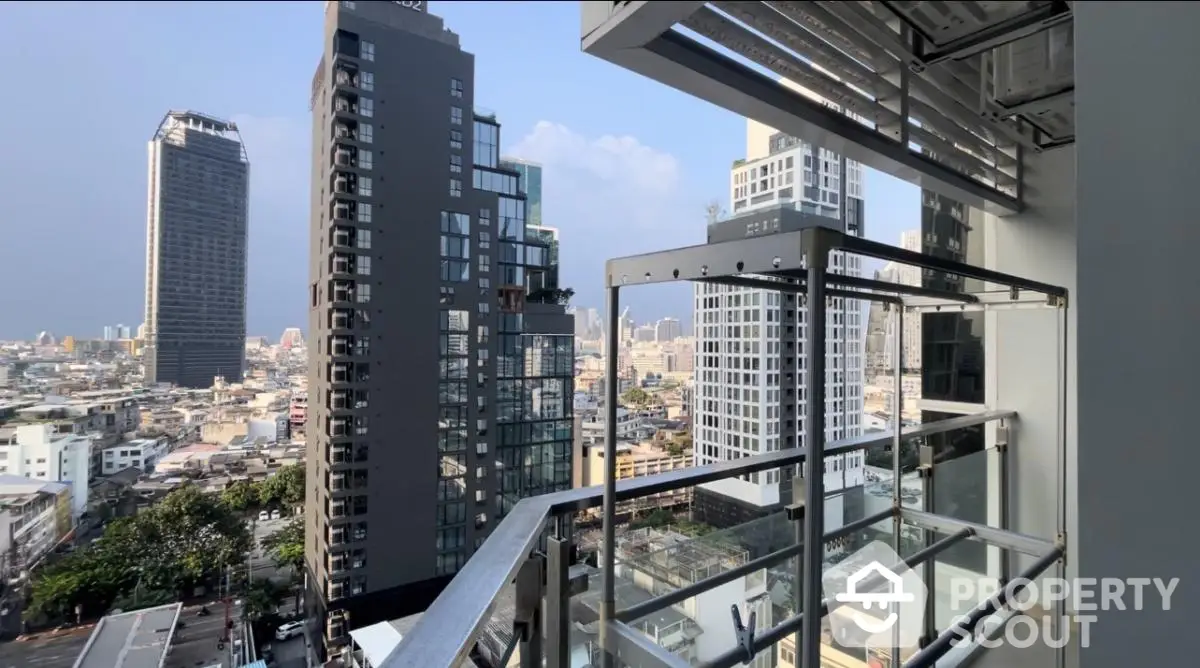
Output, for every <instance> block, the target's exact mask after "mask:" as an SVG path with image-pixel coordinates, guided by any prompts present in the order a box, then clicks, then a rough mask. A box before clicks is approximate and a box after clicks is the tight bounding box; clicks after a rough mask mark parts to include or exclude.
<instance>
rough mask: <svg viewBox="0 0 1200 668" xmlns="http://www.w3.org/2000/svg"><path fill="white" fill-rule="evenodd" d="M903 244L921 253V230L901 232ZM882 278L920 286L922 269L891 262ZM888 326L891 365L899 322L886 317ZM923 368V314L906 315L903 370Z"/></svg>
mask: <svg viewBox="0 0 1200 668" xmlns="http://www.w3.org/2000/svg"><path fill="white" fill-rule="evenodd" d="M900 247H901V248H903V249H904V250H910V251H914V252H917V253H920V252H921V233H920V232H919V231H917V230H909V231H908V232H901V233H900ZM879 278H880V280H884V281H888V282H889V283H897V284H899V285H915V286H920V285H921V268H920V267H914V266H912V265H909V264H898V263H896V262H889V263H887V264H885V265H884V266H883V269H880V270H879ZM885 322H886V323H887V324H886V327H887V343H886V350H887V363H888V365H889V366H890V365H891V364H892V361H893V360H894V359H895V354H896V353H895V349H896V332H895V327H896V322H895V318H885ZM920 368H921V317H920V316H919V315H910V316H908V317H906V318H904V369H905V370H906V371H909V372H915V371H918V370H920Z"/></svg>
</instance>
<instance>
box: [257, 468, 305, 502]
mask: <svg viewBox="0 0 1200 668" xmlns="http://www.w3.org/2000/svg"><path fill="white" fill-rule="evenodd" d="M258 501H259V503H260V504H261V505H263V506H276V507H291V506H298V505H300V504H302V503H304V465H303V464H293V465H292V466H285V467H283V468H281V469H279V470H278V471H276V472H275V475H273V476H271V477H269V478H267V479H265V480H263V481H262V482H260V483H258Z"/></svg>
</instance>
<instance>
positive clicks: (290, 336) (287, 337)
mask: <svg viewBox="0 0 1200 668" xmlns="http://www.w3.org/2000/svg"><path fill="white" fill-rule="evenodd" d="M279 347H280V348H283V349H284V350H291V349H292V348H303V347H304V334H303V333H302V332H301V331H300V328H299V327H288V328H287V329H285V330H283V336H280V337H279Z"/></svg>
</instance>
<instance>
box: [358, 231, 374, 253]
mask: <svg viewBox="0 0 1200 668" xmlns="http://www.w3.org/2000/svg"><path fill="white" fill-rule="evenodd" d="M355 239H356V241H357V242H358V247H359V248H362V249H364V250H366V249H370V248H371V230H359V231H358V233H357V234H356V235H355Z"/></svg>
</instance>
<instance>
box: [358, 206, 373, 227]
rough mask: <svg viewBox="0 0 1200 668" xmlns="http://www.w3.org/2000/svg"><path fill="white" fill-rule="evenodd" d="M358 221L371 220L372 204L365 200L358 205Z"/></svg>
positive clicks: (367, 221)
mask: <svg viewBox="0 0 1200 668" xmlns="http://www.w3.org/2000/svg"><path fill="white" fill-rule="evenodd" d="M358 222H360V223H369V222H371V205H370V204H367V203H365V202H360V203H359V205H358Z"/></svg>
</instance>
